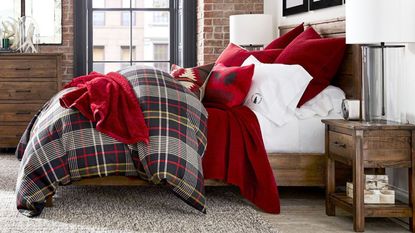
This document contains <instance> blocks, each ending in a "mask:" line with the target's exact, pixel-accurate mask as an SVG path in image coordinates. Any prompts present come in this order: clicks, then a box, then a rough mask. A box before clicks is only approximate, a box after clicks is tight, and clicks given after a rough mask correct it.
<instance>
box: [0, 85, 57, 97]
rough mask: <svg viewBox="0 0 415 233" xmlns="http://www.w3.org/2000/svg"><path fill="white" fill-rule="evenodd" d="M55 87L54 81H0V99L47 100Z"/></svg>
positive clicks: (54, 91) (54, 90)
mask: <svg viewBox="0 0 415 233" xmlns="http://www.w3.org/2000/svg"><path fill="white" fill-rule="evenodd" d="M57 89H58V88H57V84H56V82H0V100H48V99H49V98H50V97H52V96H53V95H54V94H55V93H56V92H57Z"/></svg>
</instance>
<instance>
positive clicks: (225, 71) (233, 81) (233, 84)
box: [203, 64, 255, 108]
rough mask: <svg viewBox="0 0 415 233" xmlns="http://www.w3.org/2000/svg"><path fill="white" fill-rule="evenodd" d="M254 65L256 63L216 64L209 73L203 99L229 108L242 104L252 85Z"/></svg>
mask: <svg viewBox="0 0 415 233" xmlns="http://www.w3.org/2000/svg"><path fill="white" fill-rule="evenodd" d="M254 67H255V66H254V65H249V66H242V67H226V66H224V65H223V64H217V65H215V67H213V70H212V72H211V73H210V75H209V80H208V82H207V85H206V93H205V98H204V99H203V101H204V102H206V103H213V104H218V105H223V106H226V107H229V108H231V107H235V106H240V105H242V104H243V102H244V100H245V97H246V94H247V93H248V91H249V88H250V87H251V82H252V75H253V74H254Z"/></svg>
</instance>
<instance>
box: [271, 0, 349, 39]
mask: <svg viewBox="0 0 415 233" xmlns="http://www.w3.org/2000/svg"><path fill="white" fill-rule="evenodd" d="M264 13H265V14H271V15H273V18H274V25H276V26H275V32H274V33H275V35H278V26H280V25H292V24H300V23H302V22H312V21H318V20H322V19H334V18H338V17H344V16H345V10H344V5H342V6H335V7H330V8H326V9H320V10H315V11H309V12H305V13H300V14H295V15H290V16H286V17H283V16H282V0H264Z"/></svg>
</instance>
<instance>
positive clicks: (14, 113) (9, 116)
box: [0, 103, 43, 123]
mask: <svg viewBox="0 0 415 233" xmlns="http://www.w3.org/2000/svg"><path fill="white" fill-rule="evenodd" d="M42 106H43V104H41V103H39V104H0V122H27V123H28V122H29V121H30V120H31V119H32V118H33V116H34V115H35V114H36V113H37V112H38V111H39V109H40V108H41V107H42Z"/></svg>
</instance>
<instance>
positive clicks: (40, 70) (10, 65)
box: [0, 59, 57, 80]
mask: <svg viewBox="0 0 415 233" xmlns="http://www.w3.org/2000/svg"><path fill="white" fill-rule="evenodd" d="M56 75H57V74H56V60H54V59H39V60H36V59H33V60H22V59H8V60H0V80H1V78H54V77H56Z"/></svg>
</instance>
